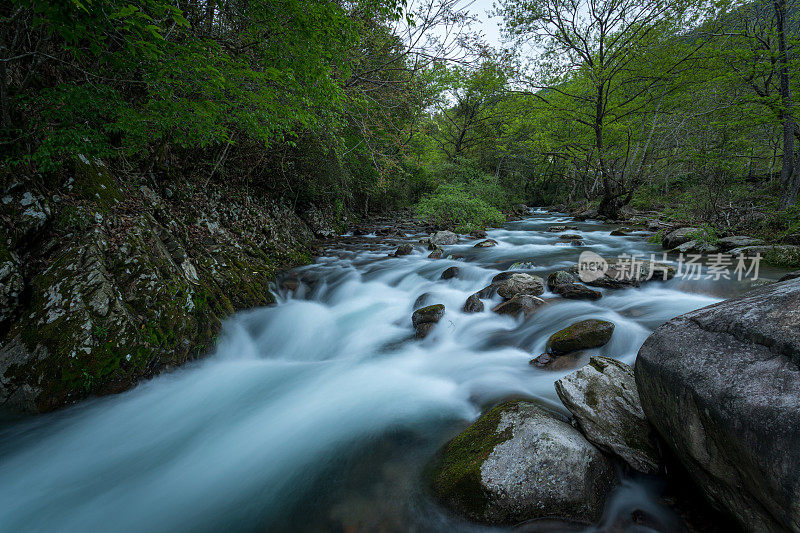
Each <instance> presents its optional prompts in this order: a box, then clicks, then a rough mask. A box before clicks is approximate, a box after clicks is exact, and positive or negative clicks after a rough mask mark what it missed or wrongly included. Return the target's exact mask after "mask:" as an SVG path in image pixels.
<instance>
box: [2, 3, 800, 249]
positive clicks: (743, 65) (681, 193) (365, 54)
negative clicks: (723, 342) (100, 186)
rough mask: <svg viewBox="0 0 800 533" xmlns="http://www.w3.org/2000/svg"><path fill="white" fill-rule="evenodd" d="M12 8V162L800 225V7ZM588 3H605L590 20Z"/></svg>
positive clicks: (406, 201) (307, 190)
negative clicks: (97, 163) (479, 19)
mask: <svg viewBox="0 0 800 533" xmlns="http://www.w3.org/2000/svg"><path fill="white" fill-rule="evenodd" d="M583 4H584V3H583V2H577V1H566V0H552V1H544V0H542V1H537V2H532V3H526V4H523V5H518V4H517V3H516V2H501V3H500V4H499V5H498V6H496V10H497V14H498V15H501V16H502V21H503V35H504V38H505V39H504V42H505V45H504V46H503V47H502V49H498V48H497V47H491V46H489V45H487V44H486V43H485V42H482V40H481V36H480V34H479V33H477V30H474V29H471V28H472V26H471V22H473V19H474V16H472V15H470V13H469V10H468V9H465V8H464V6H461V5H460V4H459V2H457V1H456V0H435V1H433V2H432V3H422V4H419V5H416V4H407V3H406V2H386V1H378V0H369V1H363V2H362V1H356V2H303V1H292V0H277V1H270V2H245V1H242V2H240V1H219V2H215V1H207V2H198V1H188V0H187V1H186V2H181V1H174V2H173V1H167V0H147V1H142V2H136V1H134V2H130V1H127V0H126V1H119V2H116V1H108V0H106V1H93V0H88V1H83V0H81V1H79V0H70V1H67V2H62V1H50V2H48V1H17V0H15V1H10V2H4V5H3V7H2V9H0V14H1V15H0V16H2V19H0V20H2V30H0V31H1V32H2V34H1V35H2V49H0V54H2V57H0V68H2V71H0V84H1V85H0V103H1V107H2V113H0V118H2V141H0V142H2V145H3V146H4V150H3V167H4V168H5V169H6V170H7V172H10V173H19V172H24V173H28V174H36V175H39V176H41V177H42V178H41V179H44V180H47V179H48V176H50V175H58V174H59V173H60V172H64V169H65V168H68V167H69V166H70V164H72V162H73V161H75V160H76V159H77V158H78V157H79V156H81V155H82V156H84V157H87V158H102V159H104V160H106V161H108V163H109V164H110V165H112V166H113V168H114V169H115V171H117V172H119V174H120V175H126V176H148V177H149V178H150V179H152V180H156V181H158V180H178V181H180V180H185V181H192V180H194V181H199V182H201V183H206V182H208V181H215V180H218V181H223V182H227V183H240V184H242V185H243V186H245V187H256V188H261V189H264V190H265V191H268V193H269V194H270V195H271V196H273V197H275V198H280V199H281V200H283V201H286V202H289V203H291V204H292V205H295V206H297V205H308V204H314V203H316V204H327V205H332V206H334V208H335V209H337V210H339V211H341V212H342V213H343V212H349V213H354V214H361V215H364V214H369V213H375V212H380V211H381V210H388V209H397V208H405V207H413V208H414V209H415V210H416V212H417V213H418V214H419V215H420V216H423V217H426V218H429V219H431V220H437V221H440V222H447V223H448V224H450V225H452V226H454V227H455V226H464V227H472V226H475V227H482V226H485V225H486V224H490V223H496V222H497V221H498V220H501V219H502V216H503V212H504V211H508V210H509V209H511V208H512V207H513V206H515V205H517V204H520V203H526V204H529V205H554V204H566V205H570V206H576V205H579V204H585V205H586V206H587V209H589V208H596V209H597V210H598V211H599V213H600V214H602V215H604V216H608V217H611V218H612V219H619V218H623V217H622V216H621V212H622V211H624V210H625V209H626V208H635V209H639V210H645V211H648V210H650V211H659V212H662V213H665V214H667V215H668V216H671V217H675V218H676V219H688V220H692V221H694V222H695V223H703V224H708V225H709V227H712V228H715V229H716V231H718V232H725V231H727V230H729V229H731V228H739V229H748V230H750V231H754V232H757V233H759V234H762V235H769V236H771V237H773V238H774V237H776V236H778V237H783V236H788V235H792V234H794V233H796V232H797V230H798V227H797V226H796V225H795V222H796V219H797V211H796V210H795V209H796V208H795V207H794V205H795V203H796V198H797V191H798V187H799V186H800V181H799V179H800V178H798V172H799V171H800V170H798V165H800V163H799V162H798V152H799V151H800V141H798V137H800V127H798V125H797V119H796V118H795V114H796V111H795V106H796V102H795V100H796V98H795V96H793V95H796V94H797V92H798V89H797V84H798V80H797V72H798V68H797V57H796V52H795V50H796V46H795V45H796V40H797V37H798V35H797V33H798V32H797V26H798V25H797V16H796V9H795V6H794V5H793V4H794V3H793V2H791V1H785V2H766V1H757V2H730V1H711V0H704V1H683V0H681V1H670V2H647V3H643V2H637V1H634V0H627V1H623V0H619V1H604V2H589V3H588V4H586V6H585V7H584V6H583ZM581 9H587V10H589V11H587V12H585V13H582V12H581V11H580V10H581Z"/></svg>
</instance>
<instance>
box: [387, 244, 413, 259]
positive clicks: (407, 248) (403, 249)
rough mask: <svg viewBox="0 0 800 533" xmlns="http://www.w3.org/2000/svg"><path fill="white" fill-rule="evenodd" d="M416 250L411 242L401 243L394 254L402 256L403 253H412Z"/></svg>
mask: <svg viewBox="0 0 800 533" xmlns="http://www.w3.org/2000/svg"><path fill="white" fill-rule="evenodd" d="M413 251H414V246H412V245H410V244H401V245H400V246H398V247H397V250H395V252H394V253H393V254H392V255H393V256H395V257H400V256H401V255H410V254H411V253H412V252H413Z"/></svg>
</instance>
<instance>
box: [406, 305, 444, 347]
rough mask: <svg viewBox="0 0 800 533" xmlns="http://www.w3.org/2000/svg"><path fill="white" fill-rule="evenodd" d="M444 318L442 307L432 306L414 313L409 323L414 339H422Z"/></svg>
mask: <svg viewBox="0 0 800 533" xmlns="http://www.w3.org/2000/svg"><path fill="white" fill-rule="evenodd" d="M443 316H444V305H442V304H434V305H429V306H427V307H423V308H421V309H417V310H416V311H414V314H412V315H411V323H412V324H413V325H414V330H415V333H416V337H417V338H418V339H422V338H424V337H425V336H427V335H428V333H430V331H431V329H433V326H434V325H435V324H436V323H437V322H439V320H441V318H442V317H443Z"/></svg>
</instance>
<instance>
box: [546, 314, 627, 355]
mask: <svg viewBox="0 0 800 533" xmlns="http://www.w3.org/2000/svg"><path fill="white" fill-rule="evenodd" d="M613 333H614V324H613V323H612V322H608V321H606V320H595V319H590V320H581V321H580V322H576V323H575V324H572V325H571V326H568V327H566V328H564V329H562V330H560V331H557V332H555V333H553V334H552V335H551V336H550V339H548V341H547V351H548V352H549V353H552V354H556V355H560V354H566V353H569V352H574V351H577V350H585V349H588V348H598V347H600V346H603V345H605V344H606V343H608V341H610V340H611V335H612V334H613Z"/></svg>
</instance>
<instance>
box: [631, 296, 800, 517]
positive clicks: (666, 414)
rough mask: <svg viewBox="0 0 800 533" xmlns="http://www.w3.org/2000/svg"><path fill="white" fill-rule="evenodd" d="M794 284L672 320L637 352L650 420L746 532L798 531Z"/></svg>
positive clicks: (797, 300)
mask: <svg viewBox="0 0 800 533" xmlns="http://www.w3.org/2000/svg"><path fill="white" fill-rule="evenodd" d="M798 367H800V280H793V281H788V282H784V283H777V284H772V285H768V286H765V287H761V288H759V289H756V290H754V291H752V292H749V293H747V294H745V295H744V296H742V297H740V298H736V299H731V300H727V301H725V302H721V303H718V304H715V305H712V306H709V307H706V308H704V309H700V310H697V311H693V312H691V313H688V314H685V315H682V316H680V317H677V318H674V319H672V320H670V321H669V322H667V323H666V324H664V325H663V326H661V327H660V328H658V329H657V330H656V331H655V332H654V333H653V334H652V335H651V336H650V337H649V338H648V339H647V340H646V341H645V343H644V344H643V345H642V348H641V349H640V350H639V356H638V359H637V361H636V366H635V374H636V384H637V386H638V389H639V395H640V397H641V400H642V407H643V408H644V412H645V414H646V415H647V418H648V419H649V420H650V422H651V423H652V424H653V425H654V426H655V428H656V430H657V431H658V433H659V434H660V435H661V437H662V438H663V439H664V441H665V442H666V443H667V445H668V446H669V447H670V448H671V449H672V450H673V451H674V452H675V454H676V455H677V457H678V458H679V459H680V460H681V462H682V463H683V464H684V465H685V467H686V469H687V470H688V472H689V473H690V474H691V475H692V476H693V477H694V479H695V480H696V481H697V483H698V484H699V485H700V486H701V487H702V489H703V490H704V492H705V494H706V495H707V496H708V497H709V499H710V500H711V501H712V502H714V503H715V504H716V505H717V506H718V507H721V508H723V509H725V510H727V511H728V512H729V513H730V514H731V515H732V516H734V517H735V518H736V519H737V520H738V521H739V522H740V524H741V525H742V526H743V528H744V529H745V530H747V531H800V394H799V393H798V391H800V372H799V371H798Z"/></svg>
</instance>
